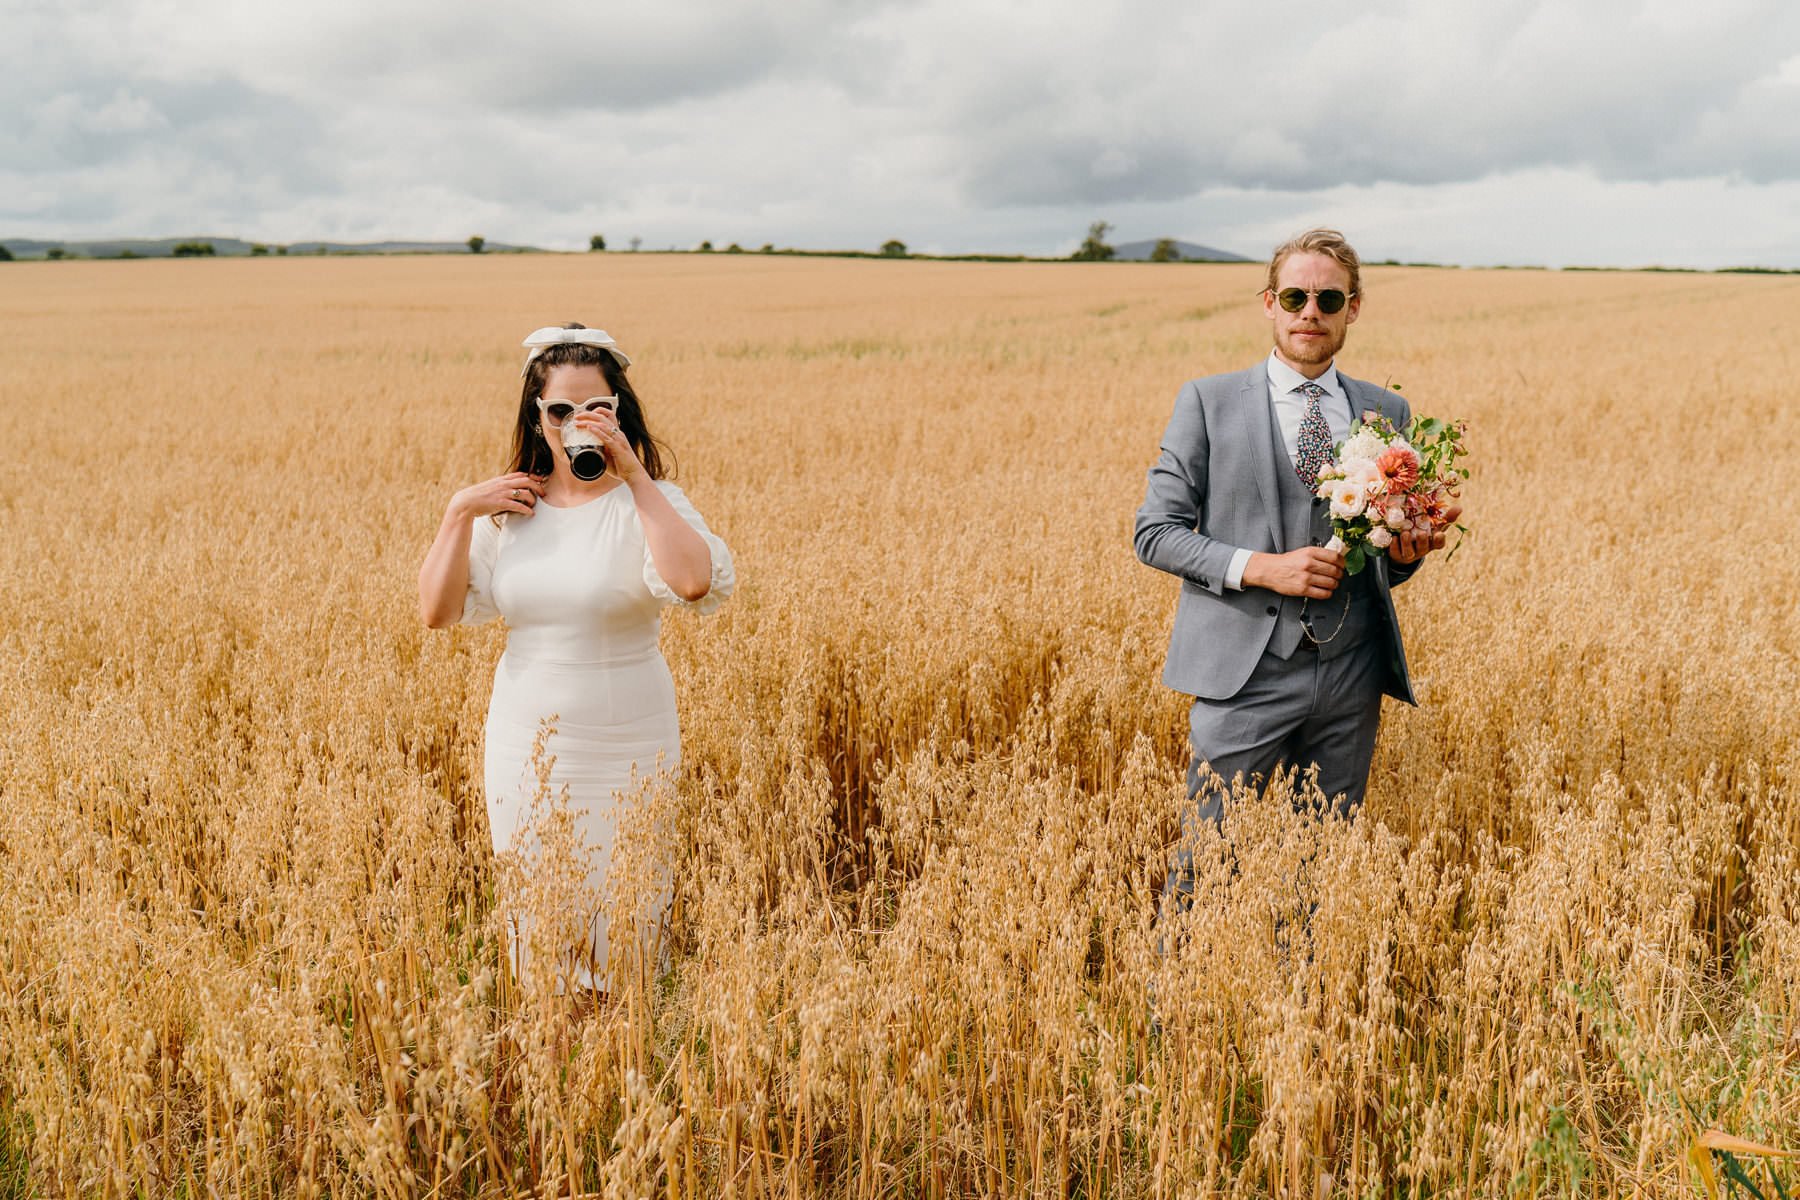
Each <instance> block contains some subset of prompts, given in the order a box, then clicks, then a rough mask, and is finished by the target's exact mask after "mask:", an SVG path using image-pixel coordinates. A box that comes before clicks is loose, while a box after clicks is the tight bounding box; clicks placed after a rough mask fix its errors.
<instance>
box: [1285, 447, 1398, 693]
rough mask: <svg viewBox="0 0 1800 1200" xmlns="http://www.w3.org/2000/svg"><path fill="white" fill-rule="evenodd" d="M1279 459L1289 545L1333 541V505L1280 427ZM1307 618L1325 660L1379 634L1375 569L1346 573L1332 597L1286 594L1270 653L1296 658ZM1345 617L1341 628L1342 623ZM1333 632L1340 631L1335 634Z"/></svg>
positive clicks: (1380, 615)
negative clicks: (1305, 478)
mask: <svg viewBox="0 0 1800 1200" xmlns="http://www.w3.org/2000/svg"><path fill="white" fill-rule="evenodd" d="M1270 424H1271V425H1273V424H1274V423H1273V422H1270ZM1275 463H1276V467H1275V476H1276V490H1277V491H1278V492H1280V493H1281V523H1282V533H1283V535H1284V536H1285V538H1286V540H1287V545H1288V547H1289V548H1290V549H1292V548H1297V547H1300V546H1323V545H1324V544H1325V543H1326V542H1328V541H1330V540H1331V506H1330V505H1329V504H1327V503H1325V502H1324V501H1322V500H1318V499H1317V498H1316V497H1315V496H1313V495H1312V494H1311V493H1310V492H1308V491H1307V490H1306V488H1305V487H1304V486H1303V485H1302V484H1301V482H1300V476H1299V474H1298V473H1297V472H1296V471H1295V470H1294V466H1293V463H1294V460H1293V459H1292V458H1290V457H1288V451H1287V445H1286V444H1285V443H1284V442H1282V440H1281V431H1280V430H1279V429H1276V431H1275ZM1303 617H1304V620H1305V623H1306V624H1307V625H1310V626H1312V631H1313V635H1314V636H1315V637H1317V638H1318V639H1319V643H1320V644H1319V657H1320V658H1336V657H1337V656H1338V655H1340V654H1344V653H1346V652H1347V651H1349V650H1352V649H1354V648H1355V647H1356V646H1358V645H1360V644H1361V643H1362V641H1363V639H1365V638H1367V637H1368V636H1370V634H1371V633H1376V632H1380V623H1381V621H1382V620H1383V619H1384V618H1383V615H1382V611H1381V606H1380V605H1379V604H1378V603H1377V597H1376V596H1375V592H1374V571H1373V569H1372V568H1368V567H1365V568H1363V570H1362V571H1361V572H1359V573H1358V574H1355V575H1346V576H1345V577H1344V578H1343V580H1342V581H1341V582H1340V583H1339V584H1338V588H1337V591H1335V592H1333V593H1332V595H1331V598H1330V599H1329V600H1310V601H1304V603H1303V598H1302V597H1300V596H1283V597H1282V598H1281V613H1280V615H1279V616H1277V617H1276V619H1275V635H1274V637H1272V638H1271V639H1270V641H1269V652H1270V653H1271V654H1273V655H1275V656H1276V657H1277V658H1288V657H1290V656H1292V654H1293V653H1294V651H1295V649H1296V648H1297V647H1298V646H1299V645H1300V639H1301V638H1303V637H1304V636H1305V631H1304V629H1303V628H1302V618H1303ZM1340 617H1342V618H1343V625H1342V627H1340V626H1339V625H1338V619H1339V618H1340ZM1333 630H1336V631H1337V632H1336V634H1335V636H1334V635H1333V633H1332V631H1333Z"/></svg>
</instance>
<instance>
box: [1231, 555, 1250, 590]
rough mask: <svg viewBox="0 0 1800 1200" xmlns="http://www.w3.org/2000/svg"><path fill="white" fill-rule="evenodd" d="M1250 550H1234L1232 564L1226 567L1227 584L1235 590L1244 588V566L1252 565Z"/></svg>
mask: <svg viewBox="0 0 1800 1200" xmlns="http://www.w3.org/2000/svg"><path fill="white" fill-rule="evenodd" d="M1251 553H1252V552H1251V551H1249V550H1242V549H1239V550H1233V551H1232V552H1231V565H1230V566H1229V567H1227V568H1226V569H1225V586H1226V587H1227V588H1229V589H1230V590H1231V591H1234V592H1241V591H1243V590H1244V568H1245V567H1247V566H1249V565H1250V555H1251Z"/></svg>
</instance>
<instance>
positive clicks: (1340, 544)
mask: <svg viewBox="0 0 1800 1200" xmlns="http://www.w3.org/2000/svg"><path fill="white" fill-rule="evenodd" d="M1325 549H1327V550H1329V551H1330V552H1331V553H1333V554H1342V553H1343V552H1344V549H1345V547H1344V539H1343V538H1341V537H1339V536H1338V535H1337V534H1335V533H1334V534H1332V535H1331V540H1330V541H1329V542H1326V543H1325Z"/></svg>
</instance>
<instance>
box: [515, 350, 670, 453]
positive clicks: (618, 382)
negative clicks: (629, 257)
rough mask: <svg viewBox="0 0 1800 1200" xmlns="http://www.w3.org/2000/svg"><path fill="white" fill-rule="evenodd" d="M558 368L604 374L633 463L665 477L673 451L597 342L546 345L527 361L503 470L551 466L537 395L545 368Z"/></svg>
mask: <svg viewBox="0 0 1800 1200" xmlns="http://www.w3.org/2000/svg"><path fill="white" fill-rule="evenodd" d="M563 328H564V329H586V328H587V326H586V325H583V324H581V323H579V322H577V321H571V322H569V323H568V324H567V325H564V326H563ZM560 366H577V367H599V368H600V373H601V374H603V375H605V376H606V386H607V387H609V388H611V389H612V394H613V395H615V396H617V397H618V398H619V428H620V429H621V430H623V431H624V433H625V440H626V441H628V442H630V443H631V448H632V450H634V451H636V452H637V456H638V461H639V462H641V463H643V464H644V470H645V471H647V472H649V475H650V478H652V479H666V478H669V477H670V476H672V475H673V474H674V473H675V455H674V452H673V451H671V450H670V449H669V447H668V446H667V445H666V444H664V443H663V442H661V441H659V440H658V439H657V438H656V437H655V436H653V435H652V434H651V432H650V427H649V426H648V425H646V424H645V423H644V406H643V405H642V404H640V403H639V402H638V398H637V393H636V392H635V391H633V390H632V387H631V384H630V383H629V382H627V381H626V379H625V368H624V367H622V366H620V365H619V360H618V359H616V358H614V357H613V356H612V354H611V352H610V351H607V350H602V349H601V348H600V347H598V346H583V345H579V344H576V343H564V344H562V345H560V346H551V347H549V348H548V349H546V350H545V351H544V352H543V353H542V354H540V355H538V356H537V357H536V358H534V359H532V360H531V365H530V366H529V367H527V368H526V369H525V381H524V386H523V387H521V388H520V390H519V419H518V422H517V423H516V424H515V425H514V426H513V445H512V461H511V464H510V465H509V466H508V467H507V468H506V469H507V470H508V471H526V472H529V473H530V474H533V475H548V474H550V471H551V470H552V468H554V467H555V465H556V459H555V457H554V456H552V454H551V453H550V443H549V442H547V441H545V440H544V431H543V429H542V428H541V427H540V426H539V421H538V418H539V416H540V414H539V413H538V405H537V398H538V397H539V396H541V395H542V394H543V391H544V379H545V378H546V377H547V376H548V375H549V374H550V368H551V367H560ZM574 398H575V399H581V398H582V397H574ZM665 460H666V465H665Z"/></svg>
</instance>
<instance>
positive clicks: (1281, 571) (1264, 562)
mask: <svg viewBox="0 0 1800 1200" xmlns="http://www.w3.org/2000/svg"><path fill="white" fill-rule="evenodd" d="M1343 577H1344V556H1343V555H1341V554H1338V553H1336V552H1335V551H1332V550H1327V549H1325V547H1323V546H1302V547H1300V549H1298V550H1289V551H1288V552H1287V553H1286V554H1252V555H1251V556H1250V561H1249V562H1247V563H1245V564H1244V586H1245V587H1259V588H1268V589H1269V590H1270V591H1272V592H1280V593H1281V594H1282V595H1283V596H1307V597H1310V598H1311V599H1314V600H1324V599H1326V598H1327V597H1329V596H1330V595H1331V593H1332V592H1334V591H1336V590H1337V585H1338V580H1340V579H1342V578H1343Z"/></svg>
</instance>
